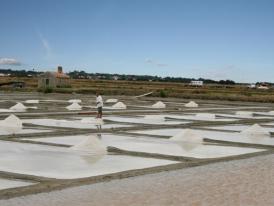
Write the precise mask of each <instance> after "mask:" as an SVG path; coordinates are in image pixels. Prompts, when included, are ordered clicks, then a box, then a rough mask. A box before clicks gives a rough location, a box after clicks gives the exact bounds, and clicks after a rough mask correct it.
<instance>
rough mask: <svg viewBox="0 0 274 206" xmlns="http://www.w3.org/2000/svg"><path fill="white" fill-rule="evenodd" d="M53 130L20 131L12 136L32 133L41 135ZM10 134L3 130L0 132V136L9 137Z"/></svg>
mask: <svg viewBox="0 0 274 206" xmlns="http://www.w3.org/2000/svg"><path fill="white" fill-rule="evenodd" d="M52 131H53V130H44V129H43V130H41V129H22V130H20V131H18V132H15V133H14V134H32V133H43V132H52ZM10 134H13V133H12V132H8V131H5V130H3V129H1V130H0V135H10Z"/></svg>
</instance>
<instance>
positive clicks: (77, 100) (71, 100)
mask: <svg viewBox="0 0 274 206" xmlns="http://www.w3.org/2000/svg"><path fill="white" fill-rule="evenodd" d="M68 102H69V103H81V102H82V100H81V99H70V100H68Z"/></svg>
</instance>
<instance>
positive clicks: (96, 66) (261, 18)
mask: <svg viewBox="0 0 274 206" xmlns="http://www.w3.org/2000/svg"><path fill="white" fill-rule="evenodd" d="M0 23H1V26H0V68H13V69H23V68H24V69H32V68H35V69H36V70H49V69H53V68H56V67H57V65H62V66H63V67H64V69H65V70H66V71H72V70H74V69H78V70H80V69H81V70H85V71H87V72H106V73H121V74H148V75H158V76H180V77H193V78H199V77H203V78H211V79H216V80H219V79H232V80H235V81H239V82H256V81H271V82H274V81H273V77H274V0H0Z"/></svg>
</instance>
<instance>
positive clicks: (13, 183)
mask: <svg viewBox="0 0 274 206" xmlns="http://www.w3.org/2000/svg"><path fill="white" fill-rule="evenodd" d="M33 184H35V183H32V182H25V181H22V180H11V179H3V178H0V190H3V189H10V188H16V187H24V186H29V185H33Z"/></svg>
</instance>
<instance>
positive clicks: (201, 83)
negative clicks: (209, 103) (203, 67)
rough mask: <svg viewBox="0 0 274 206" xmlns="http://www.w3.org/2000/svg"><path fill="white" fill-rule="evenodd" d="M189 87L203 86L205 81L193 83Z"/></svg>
mask: <svg viewBox="0 0 274 206" xmlns="http://www.w3.org/2000/svg"><path fill="white" fill-rule="evenodd" d="M189 85H191V86H203V85H204V82H203V81H191V82H190V84H189Z"/></svg>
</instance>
